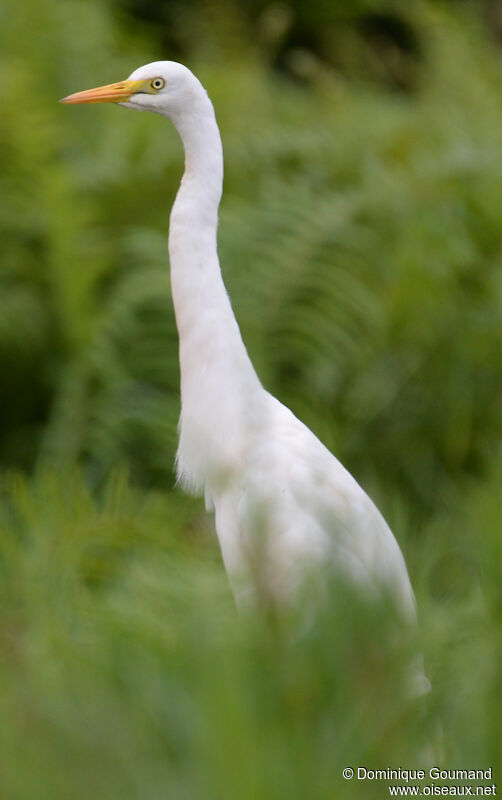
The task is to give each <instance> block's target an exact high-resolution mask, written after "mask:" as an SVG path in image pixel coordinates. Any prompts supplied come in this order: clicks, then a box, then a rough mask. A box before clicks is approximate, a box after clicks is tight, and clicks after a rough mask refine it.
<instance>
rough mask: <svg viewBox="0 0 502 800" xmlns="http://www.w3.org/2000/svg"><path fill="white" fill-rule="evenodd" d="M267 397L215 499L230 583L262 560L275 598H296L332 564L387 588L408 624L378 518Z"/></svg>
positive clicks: (403, 591)
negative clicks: (231, 476) (305, 580)
mask: <svg viewBox="0 0 502 800" xmlns="http://www.w3.org/2000/svg"><path fill="white" fill-rule="evenodd" d="M266 397H267V412H266V414H265V415H264V416H263V417H262V419H261V423H262V424H261V425H260V430H259V432H258V433H255V434H254V435H253V436H252V438H251V435H250V439H249V441H248V442H246V446H245V448H244V456H243V459H242V464H241V466H240V469H239V470H235V474H237V475H238V476H239V477H238V479H237V480H236V481H235V482H230V483H229V485H228V486H227V487H225V489H224V490H223V491H222V492H221V493H220V494H218V495H216V496H215V497H214V498H213V500H214V505H215V512H216V528H217V532H218V536H219V539H220V543H221V548H222V554H223V558H224V560H225V566H226V568H227V570H228V572H229V574H230V576H231V577H232V576H233V578H234V584H235V581H236V580H239V579H240V577H241V576H242V575H245V574H246V573H249V569H250V564H249V562H250V560H252V559H256V558H258V557H259V555H260V554H262V555H263V558H261V559H260V568H261V569H262V570H264V571H266V577H265V579H266V581H267V583H268V584H269V588H270V590H271V591H272V593H273V594H274V595H277V596H278V597H285V596H288V595H289V594H290V593H291V592H294V591H295V589H296V587H297V586H298V583H299V582H300V581H301V579H302V576H303V574H304V573H306V572H308V571H309V570H310V569H311V568H313V567H315V566H316V565H317V564H320V565H330V566H332V567H334V568H335V569H337V570H340V574H343V575H344V576H350V577H351V578H353V579H354V581H356V582H357V583H358V584H360V585H361V586H362V587H366V588H367V589H368V590H370V591H373V590H376V589H377V587H378V586H385V587H386V588H388V589H390V590H391V591H392V592H393V593H394V596H395V597H396V600H397V603H398V605H399V607H400V608H401V610H402V612H403V615H404V616H405V617H406V618H408V619H410V620H411V619H414V617H415V603H414V597H413V591H412V589H411V585H410V581H409V577H408V572H407V569H406V565H405V562H404V559H403V556H402V553H401V550H400V549H399V546H398V544H397V542H396V540H395V538H394V536H393V534H392V532H391V530H390V528H389V526H388V525H387V523H386V522H385V520H384V519H383V517H382V515H381V514H380V512H379V511H378V509H377V508H376V506H375V505H374V504H373V502H372V501H371V500H370V498H369V497H368V495H367V494H366V493H365V492H364V491H363V490H362V489H361V487H360V486H359V484H358V483H357V482H356V481H355V480H354V478H353V477H352V475H350V473H349V472H348V471H347V470H346V469H345V468H344V467H343V466H342V464H340V462H339V461H338V460H337V459H336V458H335V457H334V456H333V455H332V454H331V453H330V452H329V450H328V449H327V448H326V447H324V445H323V444H322V443H321V442H320V441H319V440H318V439H317V438H316V437H315V436H314V434H313V433H312V432H311V431H310V430H309V429H308V428H307V427H306V426H305V425H304V424H303V423H302V422H300V421H299V420H298V419H297V418H296V417H295V416H294V414H292V412H291V411H290V410H289V409H288V408H286V407H285V406H283V405H282V404H281V403H280V402H279V401H278V400H276V399H275V398H274V397H272V396H271V395H269V394H267V396H266ZM251 427H252V426H250V428H251Z"/></svg>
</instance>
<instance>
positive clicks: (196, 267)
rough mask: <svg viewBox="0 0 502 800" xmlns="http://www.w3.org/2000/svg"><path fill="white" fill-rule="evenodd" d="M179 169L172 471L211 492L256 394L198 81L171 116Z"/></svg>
mask: <svg viewBox="0 0 502 800" xmlns="http://www.w3.org/2000/svg"><path fill="white" fill-rule="evenodd" d="M172 121H173V123H174V124H175V126H176V128H177V130H178V132H179V134H180V136H181V139H182V141H183V146H184V149H185V173H184V175H183V179H182V181H181V185H180V188H179V191H178V194H177V196H176V201H175V203H174V206H173V209H172V212H171V221H170V230H169V257H170V261H171V286H172V293H173V302H174V310H175V314H176V323H177V327H178V333H179V348H180V350H179V354H180V369H181V417H180V439H179V448H178V455H177V468H178V477H179V479H180V480H181V481H182V482H183V483H184V484H185V485H186V486H188V487H189V488H191V489H192V490H195V491H201V490H202V489H203V488H204V487H205V488H206V490H208V491H209V492H211V491H212V490H213V488H215V487H216V486H217V484H218V483H221V481H224V480H226V477H225V476H226V475H227V474H230V473H231V472H232V468H233V466H234V464H235V462H236V460H238V459H239V458H241V457H242V447H243V442H242V439H243V435H244V430H245V429H246V423H247V420H248V419H249V415H250V414H252V408H253V406H254V404H255V403H256V402H257V401H258V399H259V397H260V396H261V395H262V394H263V389H262V387H261V384H260V383H259V381H258V378H257V376H256V373H255V371H254V369H253V366H252V364H251V361H250V359H249V356H248V354H247V351H246V348H245V346H244V344H243V341H242V338H241V334H240V331H239V327H238V325H237V321H236V319H235V317H234V314H233V311H232V307H231V305H230V300H229V298H228V295H227V292H226V289H225V286H224V283H223V279H222V276H221V271H220V265H219V260H218V254H217V244H216V235H217V227H218V206H219V202H220V198H221V192H222V182H223V155H222V147H221V139H220V134H219V131H218V126H217V124H216V119H215V116H214V110H213V106H212V104H211V101H210V100H209V98H208V96H207V94H206V93H205V91H204V90H203V88H202V87H200V93H199V92H197V94H196V95H195V97H194V98H193V104H191V107H190V108H188V109H187V110H186V111H185V112H183V113H182V114H180V115H179V116H178V115H177V116H176V118H173V120H172Z"/></svg>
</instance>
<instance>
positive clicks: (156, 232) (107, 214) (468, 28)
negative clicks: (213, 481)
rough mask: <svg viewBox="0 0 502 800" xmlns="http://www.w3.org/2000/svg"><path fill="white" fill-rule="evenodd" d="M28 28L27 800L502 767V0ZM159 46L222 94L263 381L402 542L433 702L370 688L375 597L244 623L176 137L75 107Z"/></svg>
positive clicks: (243, 303)
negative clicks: (210, 418)
mask: <svg viewBox="0 0 502 800" xmlns="http://www.w3.org/2000/svg"><path fill="white" fill-rule="evenodd" d="M0 20H1V26H0V67H1V68H0V97H1V115H0V143H1V148H0V163H1V170H0V183H1V196H2V203H1V206H0V230H1V244H2V246H1V255H0V296H1V305H0V398H1V409H2V413H1V415H0V465H1V479H0V709H1V712H0V797H1V798H2V800H14V799H15V800H17V798H20V799H21V798H22V799H23V800H24V799H25V798H26V800H28V799H30V800H31V798H33V800H34V799H35V798H37V800H43V799H45V798H51V800H59V798H61V800H67V798H69V797H72V798H75V800H78V798H82V799H83V798H89V797H95V798H119V797H120V798H142V800H143V799H144V798H148V799H149V800H150V799H153V800H155V799H156V798H167V797H169V798H170V797H173V798H185V797H186V798H201V799H202V800H212V798H214V799H215V800H216V799H217V798H218V800H219V799H220V798H228V799H229V800H230V798H232V800H240V798H243V799H247V798H249V800H252V799H253V800H254V799H255V798H268V797H270V798H272V797H273V798H286V797H287V798H295V797H298V798H305V797H307V796H311V797H313V798H326V800H327V798H333V797H335V796H336V797H353V796H354V797H365V798H366V797H367V798H373V797H375V798H379V797H384V796H387V793H388V792H387V786H386V784H385V782H372V783H369V782H365V783H364V784H362V783H360V782H359V784H358V783H357V781H354V782H353V783H350V782H346V781H343V779H342V778H341V770H342V768H343V767H345V766H349V765H351V766H353V767H357V766H358V765H363V766H366V767H368V768H381V767H385V766H389V765H392V766H396V765H401V766H409V767H415V768H417V767H418V766H420V762H421V761H423V760H424V755H423V754H424V747H423V743H424V737H425V740H427V738H428V737H429V736H430V733H429V734H427V733H425V734H424V731H427V730H429V732H430V725H431V723H432V722H433V721H434V720H437V719H440V720H441V726H442V728H443V742H442V751H443V754H442V756H441V757H440V758H439V757H438V758H439V760H440V761H441V763H442V764H444V765H447V766H450V767H451V766H454V767H457V768H464V769H466V768H471V767H478V768H485V769H486V768H487V767H489V766H492V767H494V769H495V771H496V768H497V766H500V765H501V759H500V741H502V721H501V720H502V715H501V700H502V679H501V674H502V673H501V671H500V662H501V656H502V590H501V586H502V535H501V534H502V532H501V514H500V498H501V497H502V469H501V464H500V455H501V446H500V436H501V432H502V402H501V401H502V366H501V345H502V324H501V323H502V3H501V2H499V1H498V2H495V0H492V2H488V0H486V2H481V0H479V2H475V0H472V1H471V2H468V0H464V2H460V1H459V2H446V1H445V2H444V3H439V2H436V3H425V2H421V0H409V2H406V3H404V2H402V1H401V2H399V1H398V0H331V1H330V2H327V1H326V0H309V2H308V3H304V2H302V0H289V1H288V2H269V0H242V1H241V2H238V0H190V2H182V0H160V1H159V0H155V1H154V0H108V2H98V0H23V2H22V3H18V4H17V5H14V4H13V3H9V2H6V0H2V2H1V3H0ZM163 58H170V59H174V60H180V61H183V62H184V63H186V64H187V66H189V67H190V68H191V69H192V70H193V71H194V72H196V74H197V75H198V76H199V77H200V79H201V80H202V82H203V83H204V85H205V86H206V88H207V89H208V92H209V94H210V96H211V97H212V99H213V102H214V105H215V108H216V114H217V118H218V121H219V124H220V128H221V132H222V137H223V145H224V151H225V169H226V174H225V187H224V198H223V202H222V206H221V215H220V236H219V242H220V258H221V262H222V268H223V273H224V277H225V281H226V284H227V287H228V289H229V292H230V295H231V297H232V301H233V305H234V309H235V312H236V315H237V317H238V320H239V322H240V325H241V328H242V332H243V335H244V339H245V341H246V343H247V345H248V348H249V351H250V354H251V357H252V359H253V361H254V363H255V364H256V367H257V370H258V373H259V375H260V377H261V378H262V380H263V382H264V383H265V385H266V386H267V388H268V389H270V390H271V391H272V392H273V393H274V394H276V395H277V396H278V397H279V398H280V399H281V400H282V401H283V402H285V403H286V404H288V405H289V406H290V407H291V408H292V410H293V411H294V412H295V413H296V414H297V415H298V416H300V417H301V419H303V421H305V422H306V423H307V424H308V425H309V426H310V427H311V428H312V429H313V430H314V432H316V433H317V434H318V435H319V437H320V438H321V439H322V440H323V441H324V442H325V443H326V444H327V445H328V446H329V447H330V448H331V449H332V450H333V451H334V452H335V453H336V454H337V456H338V457H339V458H340V459H341V460H342V461H343V463H344V464H345V465H346V466H347V467H348V468H349V469H350V470H351V471H352V472H353V474H354V475H355V476H356V477H357V479H358V480H359V481H360V483H361V484H362V485H363V486H364V488H365V489H366V490H367V491H368V492H369V493H370V494H371V496H372V497H373V498H374V499H375V501H376V502H377V504H378V505H379V507H380V508H381V510H382V511H383V513H384V515H385V516H386V518H387V520H388V521H389V523H390V525H391V527H392V528H393V530H394V531H395V533H396V536H397V538H398V540H399V542H400V544H401V546H402V548H403V551H404V553H405V557H406V560H407V563H408V565H409V570H410V574H411V578H412V583H413V585H414V587H415V589H416V593H417V600H418V606H419V616H420V623H421V625H420V627H421V640H422V648H423V650H424V653H425V658H426V668H427V672H428V674H429V676H430V678H431V682H432V686H433V690H432V692H431V697H430V698H429V699H428V701H427V708H426V709H420V710H415V711H414V712H413V713H409V714H405V715H403V713H402V709H400V706H399V704H398V703H394V702H393V699H392V698H393V693H392V688H393V679H394V676H393V673H392V669H385V670H380V672H379V671H378V669H375V670H374V671H373V672H372V673H371V675H370V676H369V677H368V674H367V673H364V670H362V672H361V669H360V667H361V664H364V663H365V658H366V657H367V655H368V651H367V647H368V645H367V637H366V638H365V636H363V635H362V634H361V636H359V637H358V636H354V635H353V634H354V631H355V630H357V631H359V630H360V626H361V624H362V622H361V620H360V619H359V618H358V616H357V611H356V610H354V609H350V608H346V609H345V612H344V613H343V614H342V615H341V617H340V615H339V614H338V616H337V613H335V612H334V611H333V610H331V612H330V613H327V612H326V614H324V616H323V615H320V617H319V619H318V620H317V621H316V623H315V624H314V625H313V626H312V627H311V629H310V630H309V632H308V633H307V634H306V635H304V636H303V638H300V639H295V640H291V638H288V637H287V636H281V635H280V634H278V633H277V631H276V632H275V633H273V634H272V632H271V631H269V630H267V629H266V626H265V627H264V626H263V625H261V624H259V621H257V620H254V621H253V620H243V619H240V618H238V617H237V615H236V612H235V609H234V606H233V601H232V598H231V596H230V593H229V590H228V587H227V583H226V577H225V574H224V572H223V567H222V565H221V563H220V557H219V552H218V548H217V544H216V541H215V537H214V534H213V532H212V531H213V526H212V521H211V520H210V519H209V518H208V517H207V516H206V514H205V513H204V511H203V504H202V502H201V501H199V500H194V499H191V498H187V497H185V496H183V495H181V493H180V492H179V491H178V490H177V489H175V488H174V474H173V461H174V455H175V449H176V424H177V417H178V413H179V390H178V381H179V373H178V363H177V358H178V355H177V335H176V329H175V324H174V316H173V311H172V303H171V297H170V288H169V274H168V261H167V229H168V214H169V210H170V206H171V203H172V201H173V199H174V195H175V192H176V188H177V185H178V181H179V179H180V175H181V171H182V166H183V157H182V151H181V146H180V142H179V140H178V138H177V135H176V133H175V131H174V130H173V129H171V128H170V126H169V125H168V124H167V123H166V121H165V120H163V119H161V118H160V117H156V116H154V115H146V114H145V115H143V114H141V115H140V114H133V113H128V112H125V111H123V110H122V109H117V108H116V107H107V106H97V107H96V106H91V107H85V108H78V107H77V108H69V107H63V106H60V105H58V104H57V100H58V98H60V97H62V96H64V95H66V94H68V93H70V92H73V91H78V90H80V89H84V88H89V87H92V86H95V85H99V84H103V83H109V82H112V81H115V80H120V79H123V78H125V77H127V76H128V75H129V73H130V72H132V71H133V70H134V69H135V68H136V67H137V66H139V65H141V64H143V63H146V62H149V61H153V60H157V59H163ZM373 644H375V643H373ZM375 646H376V645H375ZM376 649H377V650H378V647H377V646H376ZM373 655H374V653H373ZM427 726H429V727H427ZM438 758H436V760H438ZM494 779H495V782H496V779H497V775H496V774H495V776H494Z"/></svg>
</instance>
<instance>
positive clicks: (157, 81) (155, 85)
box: [150, 78, 166, 92]
mask: <svg viewBox="0 0 502 800" xmlns="http://www.w3.org/2000/svg"><path fill="white" fill-rule="evenodd" d="M165 85H166V82H165V80H164V79H163V78H154V79H153V80H152V81H150V86H151V87H152V89H155V91H156V92H158V91H160V89H163V88H164V86H165Z"/></svg>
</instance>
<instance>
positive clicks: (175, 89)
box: [60, 61, 205, 119]
mask: <svg viewBox="0 0 502 800" xmlns="http://www.w3.org/2000/svg"><path fill="white" fill-rule="evenodd" d="M201 90H202V92H203V93H204V94H205V92H204V90H203V89H202V86H201V84H200V83H199V81H198V80H197V78H196V77H195V75H193V74H192V73H191V72H190V70H189V69H187V67H184V66H183V64H178V63H177V62H176V61H154V62H152V63H151V64H145V66H143V67H139V68H138V69H136V70H135V71H134V72H133V73H132V74H131V75H129V77H128V78H127V80H125V81H120V82H119V83H110V84H107V85H106V86H98V87H97V88H96V89H87V90H86V91H84V92H77V93H76V94H70V95H68V97H63V99H62V100H60V102H61V103H118V104H119V105H121V106H125V108H134V109H136V110H137V111H154V112H156V113H157V114H162V115H164V116H166V117H170V118H171V119H172V118H173V117H176V116H177V115H178V114H180V113H182V112H183V111H184V110H186V109H187V108H188V107H190V106H191V105H192V103H193V100H194V98H195V97H196V96H197V95H199V94H200V92H201Z"/></svg>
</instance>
